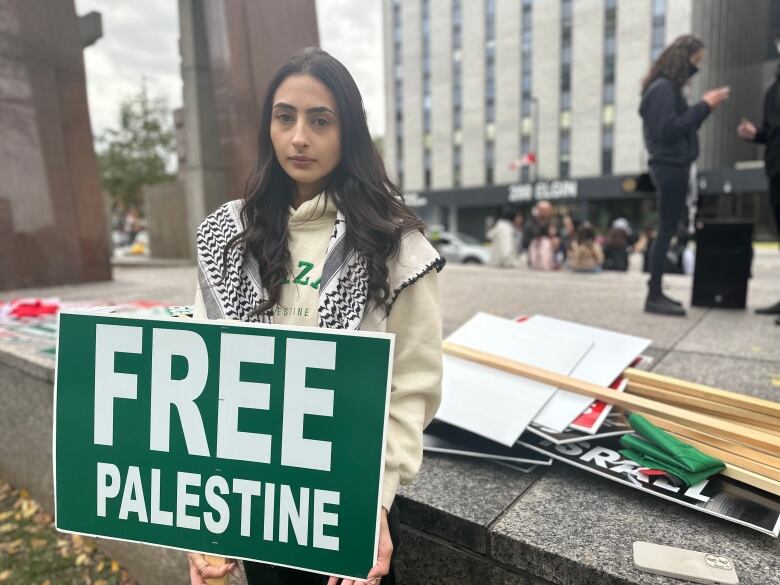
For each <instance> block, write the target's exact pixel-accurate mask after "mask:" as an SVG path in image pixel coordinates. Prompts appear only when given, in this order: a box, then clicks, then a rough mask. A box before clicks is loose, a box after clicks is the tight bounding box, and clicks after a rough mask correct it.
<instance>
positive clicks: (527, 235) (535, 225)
mask: <svg viewBox="0 0 780 585" xmlns="http://www.w3.org/2000/svg"><path fill="white" fill-rule="evenodd" d="M554 221H555V209H554V208H553V205H552V203H550V202H549V201H547V200H542V201H539V203H537V204H536V205H534V206H533V208H532V209H531V217H529V218H528V220H527V221H526V222H525V225H524V226H523V248H524V249H525V250H527V249H528V248H529V247H530V245H531V240H533V239H534V238H535V237H537V236H539V235H541V233H542V231H543V230H542V228H544V230H547V229H549V225H550V224H551V223H554Z"/></svg>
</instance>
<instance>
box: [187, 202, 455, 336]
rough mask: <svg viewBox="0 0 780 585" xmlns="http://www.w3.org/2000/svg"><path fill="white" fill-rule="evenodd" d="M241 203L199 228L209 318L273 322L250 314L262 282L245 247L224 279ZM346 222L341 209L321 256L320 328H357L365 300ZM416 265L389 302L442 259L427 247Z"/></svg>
mask: <svg viewBox="0 0 780 585" xmlns="http://www.w3.org/2000/svg"><path fill="white" fill-rule="evenodd" d="M242 205H243V202H242V201H241V200H236V201H230V202H228V203H225V204H224V205H222V206H221V207H220V208H219V209H217V210H216V211H214V212H213V213H212V214H211V215H209V216H208V217H207V218H206V219H205V220H204V221H203V223H201V225H200V227H199V228H198V235H197V249H198V283H199V285H200V290H201V295H202V297H203V304H204V306H205V308H206V315H207V316H208V318H209V319H235V320H239V321H254V322H260V323H271V322H272V317H271V315H272V310H271V309H269V310H268V311H266V312H265V313H262V314H259V315H256V314H253V311H254V309H255V307H257V306H258V305H259V304H261V303H263V302H264V301H265V300H266V298H267V293H266V291H265V289H264V288H263V284H262V282H260V274H259V268H258V265H257V260H256V259H255V258H254V257H252V256H251V254H247V255H245V254H244V246H243V244H239V245H237V246H234V247H233V248H232V249H231V250H230V252H229V254H228V258H227V263H228V265H227V272H226V277H225V279H224V280H223V279H222V274H223V252H224V250H225V247H226V246H227V243H228V242H229V241H230V239H231V238H233V236H235V235H237V234H238V233H240V232H241V231H242V229H243V228H242V223H241V207H242ZM345 236H346V222H345V220H344V215H343V214H342V212H341V211H340V210H339V211H338V212H337V215H336V221H335V224H334V227H333V234H332V235H331V237H330V241H329V242H328V247H327V250H326V252H325V263H324V265H323V269H322V280H321V285H320V300H319V307H318V309H317V312H318V319H317V325H318V327H323V328H327V329H357V328H358V327H359V326H360V323H361V321H362V320H363V317H364V314H365V312H366V305H367V302H368V270H367V268H366V261H365V258H363V256H362V255H361V254H360V253H359V252H358V251H357V250H355V249H354V248H353V247H352V246H351V245H350V244H349V242H348V241H347V238H346V237H345ZM427 256H428V257H426V258H423V259H422V262H421V263H420V265H419V266H409V267H405V269H404V270H402V271H394V272H398V273H400V275H401V276H400V278H399V280H398V282H396V283H394V282H392V280H391V282H390V285H391V290H392V295H391V304H392V302H393V301H394V300H395V298H396V297H397V296H398V294H399V293H400V292H401V291H402V290H403V289H404V288H406V287H407V286H410V285H411V284H413V283H414V281H416V280H418V279H419V278H421V277H422V276H424V275H425V274H427V273H428V272H429V271H430V270H432V269H436V270H441V268H442V267H443V266H444V259H443V258H441V257H440V256H439V255H438V254H436V253H435V251H433V250H432V249H431V254H428V255H427Z"/></svg>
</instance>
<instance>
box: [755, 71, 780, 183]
mask: <svg viewBox="0 0 780 585" xmlns="http://www.w3.org/2000/svg"><path fill="white" fill-rule="evenodd" d="M753 141H754V142H757V143H759V144H765V145H766V150H764V162H765V165H766V174H767V175H768V176H770V177H776V176H778V175H780V65H779V66H778V68H777V73H776V77H775V80H774V82H773V83H772V85H770V86H769V89H768V90H766V95H765V96H764V123H763V124H762V126H761V127H760V128H759V129H758V132H756V137H755V138H754V140H753Z"/></svg>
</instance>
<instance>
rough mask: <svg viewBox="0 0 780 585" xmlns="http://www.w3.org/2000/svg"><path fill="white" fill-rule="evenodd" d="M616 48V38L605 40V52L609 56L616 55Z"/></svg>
mask: <svg viewBox="0 0 780 585" xmlns="http://www.w3.org/2000/svg"><path fill="white" fill-rule="evenodd" d="M616 46H617V41H616V40H615V37H614V36H611V37H607V38H606V39H604V52H605V53H606V54H607V55H614V54H615V48H616Z"/></svg>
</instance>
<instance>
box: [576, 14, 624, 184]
mask: <svg viewBox="0 0 780 585" xmlns="http://www.w3.org/2000/svg"><path fill="white" fill-rule="evenodd" d="M573 5H574V6H573V11H574V17H573V23H574V24H573V30H572V60H573V62H574V63H576V66H575V67H572V76H571V83H572V109H571V167H570V172H571V176H572V177H590V176H596V175H600V174H601V107H602V105H601V104H602V101H603V94H604V20H605V11H604V2H603V0H577V1H576V2H573ZM618 9H619V8H618ZM618 44H619V43H618Z"/></svg>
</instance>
